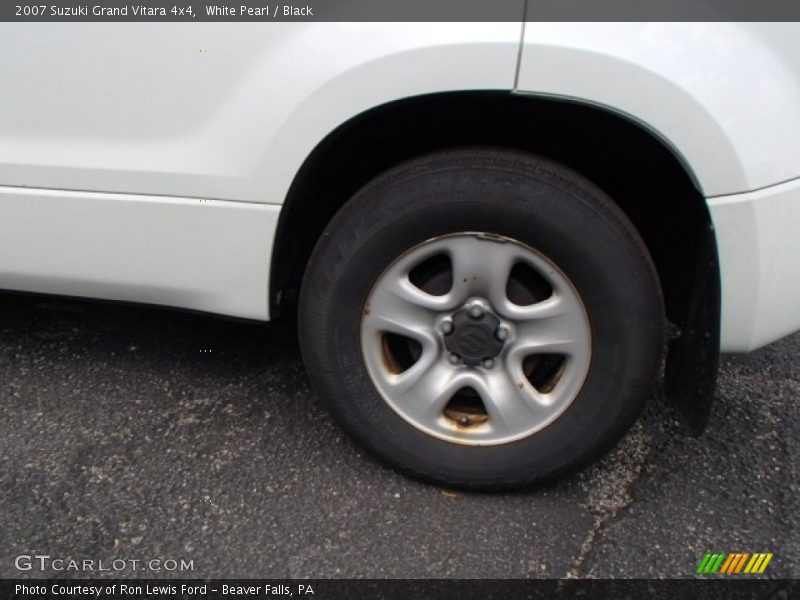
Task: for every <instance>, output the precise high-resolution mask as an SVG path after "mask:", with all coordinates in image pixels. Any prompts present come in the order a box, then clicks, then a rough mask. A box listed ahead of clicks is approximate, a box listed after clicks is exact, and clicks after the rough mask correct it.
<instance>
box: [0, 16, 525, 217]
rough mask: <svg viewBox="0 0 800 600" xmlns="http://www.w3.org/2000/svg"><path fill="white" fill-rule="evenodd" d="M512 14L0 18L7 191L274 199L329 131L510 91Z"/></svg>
mask: <svg viewBox="0 0 800 600" xmlns="http://www.w3.org/2000/svg"><path fill="white" fill-rule="evenodd" d="M521 31H522V24H521V23H384V24H381V23H355V24H348V23H232V24H231V23H103V24H97V23H24V24H22V23H15V24H11V23H2V24H0V49H2V52H0V77H2V81H4V82H13V85H4V86H3V92H2V93H1V94H0V185H7V186H34V187H44V188H53V189H67V190H91V191H101V192H117V193H119V192H127V193H132V194H158V195H163V196H187V197H193V198H218V199H223V200H243V201H248V202H268V203H273V204H281V203H282V202H283V200H284V198H285V197H286V193H287V191H288V189H289V186H290V185H291V182H292V179H293V178H294V176H295V174H296V173H297V171H298V169H299V168H300V166H301V165H302V163H303V161H304V160H305V159H306V157H307V156H308V155H309V154H310V153H311V151H312V150H313V149H314V147H315V146H316V145H317V144H318V143H319V142H320V141H321V140H322V139H323V138H324V137H325V136H326V135H327V134H328V133H330V132H331V131H333V130H334V129H335V128H336V127H337V126H339V125H340V124H342V123H344V122H345V121H347V120H348V119H350V118H351V117H354V116H356V115H358V114H359V113H361V112H364V111H366V110H369V109H371V108H373V107H375V106H377V105H380V104H384V103H386V102H390V101H392V100H396V99H398V98H404V97H407V96H414V95H418V94H426V93H434V92H440V91H451V90H475V89H508V90H510V89H511V88H512V86H513V82H514V75H515V72H516V65H517V58H518V52H519V43H520V37H521Z"/></svg>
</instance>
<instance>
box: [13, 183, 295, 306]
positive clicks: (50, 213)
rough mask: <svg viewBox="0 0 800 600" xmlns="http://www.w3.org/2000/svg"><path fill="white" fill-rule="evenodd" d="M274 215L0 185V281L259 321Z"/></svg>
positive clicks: (250, 208)
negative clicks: (0, 232) (0, 230)
mask: <svg viewBox="0 0 800 600" xmlns="http://www.w3.org/2000/svg"><path fill="white" fill-rule="evenodd" d="M279 212H280V208H279V207H277V206H273V205H268V204H256V203H250V204H246V203H241V202H238V203H237V202H225V201H220V200H205V201H200V200H195V199H187V198H164V197H160V196H136V195H129V194H105V193H96V192H93V193H89V192H65V191H58V190H30V189H24V188H7V187H0V224H2V225H0V228H2V235H0V287H2V288H5V289H12V290H24V291H32V292H42V293H53V294H65V295H73V296H86V297H90V298H102V299H105V300H125V301H130V302H143V303H150V304H161V305H165V306H175V307H180V308H189V309H196V310H202V311H207V312H215V313H221V314H226V315H231V316H237V317H245V318H251V319H266V318H267V317H268V312H267V307H268V303H267V285H268V284H267V282H268V279H267V277H268V275H269V260H270V256H271V250H272V243H271V242H272V238H273V236H274V233H275V227H276V224H277V221H278V214H279ZM12 224H13V225H12Z"/></svg>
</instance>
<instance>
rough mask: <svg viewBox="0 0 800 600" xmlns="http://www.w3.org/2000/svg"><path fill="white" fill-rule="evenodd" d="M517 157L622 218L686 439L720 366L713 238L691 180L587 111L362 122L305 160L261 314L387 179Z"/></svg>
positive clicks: (544, 108)
mask: <svg viewBox="0 0 800 600" xmlns="http://www.w3.org/2000/svg"><path fill="white" fill-rule="evenodd" d="M481 145H485V146H495V147H498V146H499V147H506V148H510V149H515V150H524V151H528V152H532V153H535V154H539V155H541V156H544V157H547V158H550V159H552V160H555V161H558V162H560V163H562V164H564V165H566V166H567V167H570V168H572V169H573V170H575V171H577V172H579V173H581V174H582V175H583V176H585V177H587V178H588V179H590V180H591V181H593V182H594V183H595V184H596V185H598V186H599V187H600V188H601V189H603V190H604V191H605V192H606V193H607V194H608V195H609V196H610V197H611V198H613V199H614V200H615V202H617V204H618V205H619V206H620V207H621V208H622V210H623V211H624V212H625V213H626V214H627V215H628V217H629V218H630V219H631V221H632V222H633V224H634V225H635V226H636V228H637V230H638V231H639V233H640V235H641V236H642V238H643V239H644V241H645V243H646V245H647V247H648V249H649V251H650V253H651V255H652V257H653V259H654V262H655V264H656V268H657V270H658V274H659V278H660V280H661V285H662V289H663V293H664V301H665V306H666V311H667V318H668V320H669V322H670V323H671V327H670V331H671V336H670V342H669V348H668V351H667V360H666V371H665V383H666V391H667V394H668V395H669V396H670V397H671V398H672V399H673V400H674V401H675V403H676V405H677V406H678V408H679V411H680V413H681V414H682V415H683V417H684V418H685V420H686V421H687V423H688V424H689V426H690V429H691V430H692V431H693V432H696V433H699V432H700V431H702V429H703V427H704V426H705V423H706V421H707V418H708V413H709V408H710V402H711V398H712V396H713V391H714V387H715V383H716V371H717V362H718V355H719V327H720V325H719V323H720V308H719V303H720V298H719V296H720V284H719V267H718V260H717V247H716V238H715V235H714V232H713V226H712V224H711V218H710V215H709V211H708V207H707V205H706V202H705V199H704V197H703V195H702V193H701V192H700V190H699V189H698V185H697V180H696V179H695V176H694V174H693V173H692V172H691V169H690V168H689V166H688V165H687V164H686V162H685V161H684V160H683V158H682V157H681V156H680V155H679V154H678V153H677V151H676V150H675V149H674V148H673V147H671V146H670V144H669V143H668V141H666V140H664V139H662V138H661V137H660V136H658V134H657V133H655V132H654V131H652V130H650V129H649V128H647V127H646V126H645V125H644V124H642V123H639V122H637V121H636V120H634V119H632V118H629V117H627V116H626V115H623V114H620V113H617V112H614V111H612V110H610V109H608V108H605V107H601V106H598V105H595V104H588V103H582V102H580V101H576V100H573V99H569V100H567V99H563V98H555V97H538V96H534V95H527V94H526V95H516V94H512V93H510V92H505V91H498V92H491V91H490V92H451V93H438V94H431V95H425V96H416V97H412V98H406V99H402V100H398V101H395V102H391V103H389V104H384V105H381V106H378V107H376V108H373V109H371V110H369V111H367V112H365V113H362V114H360V115H358V116H356V117H354V118H352V119H350V120H349V121H347V122H345V123H344V124H342V125H340V126H339V127H338V128H337V129H336V130H334V131H333V132H332V133H330V134H329V135H328V136H327V137H326V138H325V139H324V140H322V142H320V143H319V144H318V145H317V146H316V148H315V149H314V150H313V151H312V153H311V154H310V155H309V156H308V157H307V158H306V160H305V161H304V163H303V165H302V167H301V169H300V170H299V171H298V173H297V175H296V176H295V178H294V180H293V182H292V185H291V187H290V189H289V192H288V194H287V197H286V200H285V203H284V206H283V209H282V211H281V216H280V220H279V223H278V228H277V232H276V236H275V243H274V248H273V253H272V264H271V270H270V313H271V314H272V315H273V317H281V316H290V315H292V314H293V312H294V309H295V307H296V299H297V294H298V291H299V288H300V285H301V283H302V277H303V273H304V270H305V265H306V263H307V261H308V258H309V256H310V254H311V251H312V250H313V248H314V245H315V244H316V241H317V240H318V239H319V236H320V235H321V234H322V233H323V231H324V229H325V226H326V225H327V223H328V222H329V220H330V219H331V218H332V217H333V215H334V214H335V213H336V211H337V210H338V209H339V208H340V207H341V206H342V205H343V204H344V203H345V202H346V201H347V199H348V198H350V197H351V196H352V195H353V194H354V193H355V192H356V191H357V190H358V189H359V188H360V187H361V186H363V185H364V184H365V183H367V182H368V181H370V180H371V179H372V178H374V177H375V176H377V175H378V174H379V173H381V172H383V171H385V170H386V169H388V168H390V167H392V166H394V165H397V164H398V163H400V162H403V161H405V160H408V159H410V158H413V157H416V156H419V155H421V154H425V153H429V152H435V151H439V150H445V149H452V148H456V147H463V146H481Z"/></svg>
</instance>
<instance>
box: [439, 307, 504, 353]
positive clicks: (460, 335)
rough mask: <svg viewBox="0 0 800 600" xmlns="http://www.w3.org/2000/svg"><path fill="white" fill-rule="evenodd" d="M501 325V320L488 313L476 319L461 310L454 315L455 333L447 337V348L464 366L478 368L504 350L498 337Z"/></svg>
mask: <svg viewBox="0 0 800 600" xmlns="http://www.w3.org/2000/svg"><path fill="white" fill-rule="evenodd" d="M499 325H500V320H499V319H498V318H497V317H495V316H494V315H493V314H491V313H490V312H488V311H487V312H484V313H483V314H482V315H481V316H479V317H477V318H476V317H473V316H471V315H470V314H469V312H468V311H467V310H460V311H458V312H457V313H456V314H454V315H453V331H452V332H451V333H450V334H448V335H447V336H445V342H444V343H445V347H446V348H447V350H448V351H449V352H451V353H452V354H456V355H458V356H459V357H460V358H461V360H463V361H464V364H466V365H470V366H477V365H479V364H481V362H482V361H483V360H485V359H489V358H494V357H495V356H497V355H498V354H500V351H501V350H502V349H503V345H504V343H503V342H502V341H501V340H499V339H497V335H496V332H497V328H498V326H499Z"/></svg>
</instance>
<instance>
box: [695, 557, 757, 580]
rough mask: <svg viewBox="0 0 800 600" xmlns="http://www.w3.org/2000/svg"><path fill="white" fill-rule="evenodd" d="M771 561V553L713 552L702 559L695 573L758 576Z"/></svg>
mask: <svg viewBox="0 0 800 600" xmlns="http://www.w3.org/2000/svg"><path fill="white" fill-rule="evenodd" d="M771 560H772V552H769V553H766V552H756V553H753V554H750V553H749V552H734V553H731V554H726V553H725V552H715V553H714V554H710V553H709V554H706V555H705V556H704V557H703V560H702V561H700V565H699V566H698V567H697V572H698V573H701V574H703V575H707V574H715V573H718V574H721V575H723V574H724V575H738V574H740V573H741V574H758V573H763V572H764V570H765V569H766V568H767V565H768V564H769V561H771Z"/></svg>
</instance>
